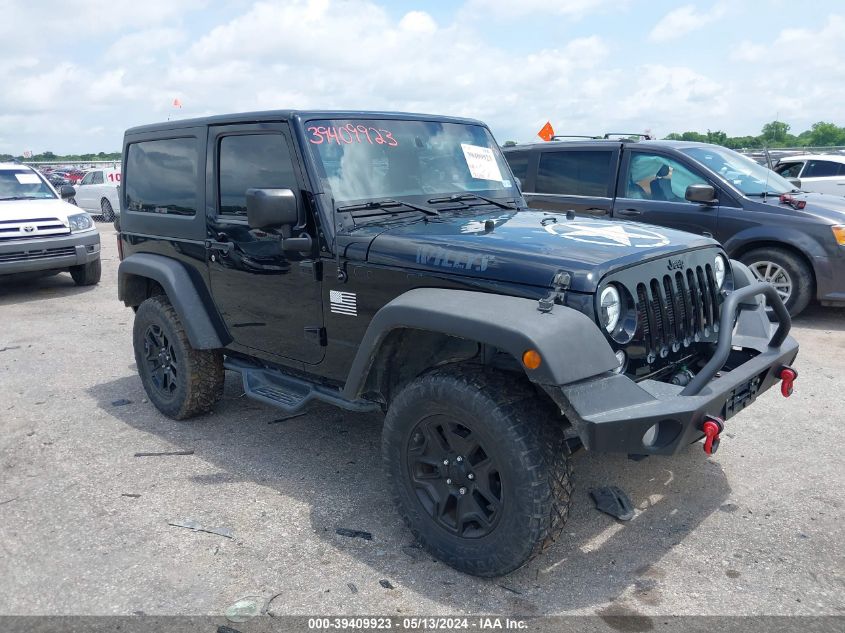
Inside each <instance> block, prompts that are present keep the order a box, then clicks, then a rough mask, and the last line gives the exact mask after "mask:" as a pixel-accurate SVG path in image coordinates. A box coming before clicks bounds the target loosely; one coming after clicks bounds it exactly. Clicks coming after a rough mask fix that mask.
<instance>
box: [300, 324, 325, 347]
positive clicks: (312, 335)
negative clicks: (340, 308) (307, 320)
mask: <svg viewBox="0 0 845 633" xmlns="http://www.w3.org/2000/svg"><path fill="white" fill-rule="evenodd" d="M305 338H306V340H309V341H313V342H315V343H319V344H320V347H325V346H326V345H328V340H327V339H326V328H324V327H319V326H316V325H314V326H310V327H306V328H305Z"/></svg>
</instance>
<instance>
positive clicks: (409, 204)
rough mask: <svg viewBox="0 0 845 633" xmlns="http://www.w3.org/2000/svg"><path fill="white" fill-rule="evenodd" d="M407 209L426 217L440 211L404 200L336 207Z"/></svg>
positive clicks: (367, 209) (348, 209) (359, 209)
mask: <svg viewBox="0 0 845 633" xmlns="http://www.w3.org/2000/svg"><path fill="white" fill-rule="evenodd" d="M403 206H404V207H408V208H409V209H414V210H415V211H421V212H422V213H425V214H426V215H440V211H438V210H437V209H432V208H431V207H424V206H422V205H421V204H414V203H413V202H405V201H404V200H391V199H387V200H370V201H369V202H362V203H361V204H349V205H346V206H344V207H338V208H337V210H338V211H369V210H375V209H393V208H395V207H403Z"/></svg>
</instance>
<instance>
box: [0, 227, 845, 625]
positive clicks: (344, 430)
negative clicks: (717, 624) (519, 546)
mask: <svg viewBox="0 0 845 633" xmlns="http://www.w3.org/2000/svg"><path fill="white" fill-rule="evenodd" d="M100 226H101V229H100V230H101V235H102V238H103V260H104V261H103V281H102V282H101V283H100V285H99V286H96V287H93V288H78V287H76V286H74V284H73V282H72V281H71V279H70V276H69V275H67V274H62V275H58V276H54V277H49V278H43V279H39V280H37V281H34V282H33V281H30V282H0V310H2V325H3V327H2V330H0V411H2V436H0V548H2V555H0V613H3V614H20V615H27V614H127V615H128V614H133V613H135V614H137V613H146V614H196V615H199V614H220V613H222V612H223V611H224V610H225V608H226V607H227V606H228V605H231V604H232V603H234V602H235V601H237V600H238V599H240V598H243V597H245V596H256V597H257V599H258V600H259V601H260V602H262V603H263V604H267V608H268V610H269V612H270V613H271V614H299V615H313V614H333V613H346V614H383V615H401V614H425V615H429V614H443V615H454V614H475V613H485V614H487V613H496V614H501V615H521V616H532V615H545V614H599V615H608V614H620V615H625V614H638V615H643V616H650V615H656V614H714V613H721V614H773V615H774V614H780V615H788V614H801V615H818V614H828V615H841V614H843V612H845V574H844V573H843V572H844V571H845V555H844V553H845V538H843V536H844V533H843V528H842V519H843V502H845V485H843V484H845V468H844V467H843V457H842V456H843V454H845V409H844V408H843V403H842V398H843V391H845V390H843V386H845V380H843V375H845V310H838V309H827V308H820V307H817V306H816V307H812V308H811V309H809V310H808V311H807V313H806V314H805V315H803V316H801V317H799V318H798V319H797V320H796V322H795V326H794V329H793V333H794V335H795V337H796V338H797V339H798V340H799V342H800V343H801V347H802V349H801V353H800V355H799V359H798V364H797V367H798V369H799V371H800V376H799V379H798V382H797V387H796V393H795V395H794V396H793V397H792V398H790V399H789V400H784V399H783V398H782V397H781V396H780V394H779V392H777V391H770V392H769V393H767V394H765V396H763V397H762V398H761V399H760V400H759V401H758V402H757V404H756V405H755V406H753V407H752V408H751V409H750V410H748V411H746V412H744V413H743V414H741V415H740V416H738V417H737V418H735V419H733V420H731V421H730V422H729V423H728V428H727V434H726V435H725V436H723V441H722V445H721V448H720V451H719V453H718V454H717V455H716V456H714V457H713V458H707V456H706V455H705V454H704V452H703V451H702V450H701V445H700V444H696V445H693V446H690V447H689V448H688V449H687V450H685V451H684V452H682V453H681V454H680V455H678V456H676V457H674V458H669V459H666V458H650V459H647V460H645V461H642V462H639V463H635V462H631V461H629V460H627V459H626V458H625V457H606V456H604V457H603V456H594V455H589V454H584V453H582V454H581V455H579V456H578V457H577V458H576V463H575V473H576V486H577V492H576V496H575V501H574V509H573V513H572V517H571V520H570V522H569V524H568V529H567V530H566V533H565V537H564V539H563V540H562V542H559V543H557V544H556V545H555V546H554V547H553V548H551V549H550V550H549V551H547V552H546V553H545V554H543V555H541V556H540V557H538V558H537V559H535V560H534V561H533V562H531V563H530V564H529V565H528V566H526V567H525V568H523V569H521V570H519V571H518V572H515V573H513V574H511V575H509V576H506V577H503V578H500V579H495V580H481V579H477V578H472V577H469V576H465V575H462V574H460V573H458V572H456V571H454V570H452V569H451V568H449V567H447V566H445V565H443V564H441V563H439V562H436V561H433V560H431V558H430V557H427V556H426V555H425V554H424V553H423V552H422V551H421V550H419V549H417V548H415V547H414V544H413V540H412V538H411V535H410V533H409V532H408V531H407V530H406V529H405V528H404V526H403V525H402V523H401V520H400V518H399V517H398V515H397V514H396V512H395V511H394V509H393V506H392V504H391V502H390V499H389V495H388V492H387V487H388V483H389V482H387V481H386V480H385V478H384V476H383V474H382V470H381V464H380V453H379V442H380V425H381V416H379V415H371V414H368V415H356V414H350V413H347V412H344V411H340V410H335V409H333V408H330V407H328V406H314V407H313V408H312V409H310V410H309V412H308V414H307V415H304V416H301V417H296V418H293V419H290V420H286V421H279V418H280V417H281V414H280V412H278V411H276V410H274V409H272V408H270V407H267V406H263V405H261V404H258V403H256V402H253V401H250V400H246V399H245V398H243V397H242V393H243V392H242V389H241V386H240V384H239V381H238V379H237V377H236V376H234V375H228V376H227V382H226V393H225V400H224V401H223V402H222V403H221V404H220V406H219V407H218V408H217V410H216V412H215V413H214V414H213V415H208V416H204V417H201V418H198V419H194V420H190V421H187V422H175V421H172V420H169V419H167V418H165V417H163V416H162V415H160V414H159V413H158V412H157V411H156V410H155V409H154V408H153V406H152V405H151V404H149V403H148V402H147V401H146V399H145V394H144V391H143V389H142V387H141V383H140V380H139V379H138V377H137V374H136V371H135V367H134V359H133V354H132V346H131V326H132V318H133V313H132V311H131V310H129V309H127V308H124V307H123V306H122V304H121V303H119V302H118V301H117V289H116V271H117V263H118V261H117V253H116V247H115V239H114V230H113V229H112V227H111V226H110V225H107V224H102V225H100ZM126 400H128V401H129V403H128V404H126V403H123V404H122V403H121V401H126ZM163 451H193V454H190V455H170V456H149V457H136V456H135V453H138V452H163ZM606 484H615V485H618V486H620V487H622V488H623V489H624V490H625V491H627V492H628V494H629V495H630V496H631V498H632V500H633V501H634V503H635V505H636V507H637V508H638V511H637V515H636V517H635V518H634V519H633V520H632V521H630V522H627V523H620V522H616V521H615V520H613V519H612V518H611V517H609V516H607V515H604V514H601V513H599V512H598V511H596V510H595V508H594V507H593V503H592V502H591V500H590V498H589V495H588V492H589V490H590V489H591V488H593V487H595V486H599V485H606ZM186 520H194V521H196V522H198V523H199V524H201V525H202V526H205V527H208V528H228V529H229V530H231V533H232V536H233V538H226V537H225V536H221V535H218V534H212V533H207V532H199V531H192V530H189V529H185V528H182V527H176V526H172V525H169V522H174V521H175V522H183V521H186ZM338 528H349V529H354V530H364V531H367V532H370V533H372V540H364V539H361V538H350V537H346V536H340V535H338V534H337V533H336V530H337V529H338ZM381 580H386V581H388V582H389V583H390V585H389V587H392V588H385V587H384V586H382V584H380V582H379V581H381ZM268 601H269V604H268Z"/></svg>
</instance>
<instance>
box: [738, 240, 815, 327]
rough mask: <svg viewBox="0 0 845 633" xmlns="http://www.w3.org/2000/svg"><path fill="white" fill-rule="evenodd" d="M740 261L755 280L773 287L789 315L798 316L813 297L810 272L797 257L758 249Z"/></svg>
mask: <svg viewBox="0 0 845 633" xmlns="http://www.w3.org/2000/svg"><path fill="white" fill-rule="evenodd" d="M740 261H741V262H742V263H743V264H745V265H746V266H748V268H749V269H751V273H752V274H753V275H754V278H755V279H757V280H758V281H766V282H768V283H770V284H772V286H774V288H775V290H776V291H777V293H778V295H779V296H780V298H781V300H782V301H783V303H784V305H785V306H786V309H787V310H788V311H789V314H790V316H797V315H798V314H799V313H800V312H801V311H802V310H804V308H806V307H807V304H808V303H810V300H811V299H812V298H813V291H814V283H813V273H812V271H811V270H810V268H809V266H807V264H806V263H805V262H804V261H803V260H802V259H801V258H800V257H798V256H797V255H795V254H794V253H791V252H789V251H787V250H784V249H780V248H757V249H754V250H753V251H749V252H747V253H745V255H743V256H742V257H741V258H740Z"/></svg>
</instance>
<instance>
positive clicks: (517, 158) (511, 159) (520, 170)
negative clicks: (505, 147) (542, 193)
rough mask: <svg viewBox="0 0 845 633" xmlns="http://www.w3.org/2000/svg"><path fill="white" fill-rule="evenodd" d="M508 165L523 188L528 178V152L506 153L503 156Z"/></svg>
mask: <svg viewBox="0 0 845 633" xmlns="http://www.w3.org/2000/svg"><path fill="white" fill-rule="evenodd" d="M505 158H506V159H507V161H508V165H510V166H511V171H512V172H513V175H514V176H516V177H517V178H519V180H520V181H521V182H522V185H523V186H525V181H526V179H527V178H528V152H508V153H507V154H505Z"/></svg>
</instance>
